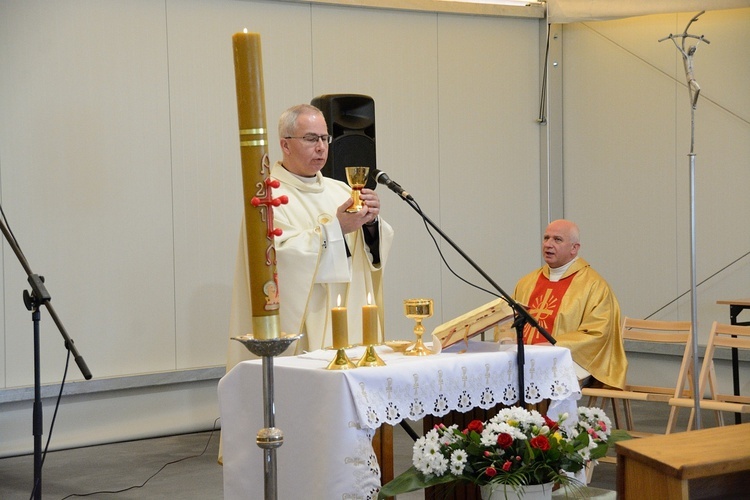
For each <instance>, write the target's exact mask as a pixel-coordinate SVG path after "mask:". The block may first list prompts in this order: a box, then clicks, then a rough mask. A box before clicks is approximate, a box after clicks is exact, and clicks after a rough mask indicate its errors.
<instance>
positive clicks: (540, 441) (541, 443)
mask: <svg viewBox="0 0 750 500" xmlns="http://www.w3.org/2000/svg"><path fill="white" fill-rule="evenodd" d="M529 444H531V447H532V448H537V449H539V450H542V451H547V450H549V439H547V436H537V437H535V438H533V439H532V440H531V441H529Z"/></svg>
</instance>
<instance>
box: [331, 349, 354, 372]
mask: <svg viewBox="0 0 750 500" xmlns="http://www.w3.org/2000/svg"><path fill="white" fill-rule="evenodd" d="M356 367H357V365H355V364H354V363H352V362H351V361H350V360H349V356H347V355H346V351H345V350H344V349H337V350H336V356H335V357H334V358H333V360H332V361H331V362H330V363H329V364H328V366H326V370H351V369H352V368H356Z"/></svg>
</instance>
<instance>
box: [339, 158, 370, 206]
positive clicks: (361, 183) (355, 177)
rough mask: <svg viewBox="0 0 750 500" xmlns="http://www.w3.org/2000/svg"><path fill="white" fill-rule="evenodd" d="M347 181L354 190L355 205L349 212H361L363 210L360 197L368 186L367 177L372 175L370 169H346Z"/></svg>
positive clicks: (353, 204)
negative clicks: (366, 185)
mask: <svg viewBox="0 0 750 500" xmlns="http://www.w3.org/2000/svg"><path fill="white" fill-rule="evenodd" d="M345 170H346V181H347V182H348V183H349V186H351V188H352V199H353V200H354V203H352V206H351V207H349V208H347V209H346V211H347V212H359V211H360V210H362V200H361V199H360V197H359V193H360V191H362V188H363V187H365V184H367V176H368V175H369V174H370V167H346V168H345Z"/></svg>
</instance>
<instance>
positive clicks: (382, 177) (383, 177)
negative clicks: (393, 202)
mask: <svg viewBox="0 0 750 500" xmlns="http://www.w3.org/2000/svg"><path fill="white" fill-rule="evenodd" d="M372 178H373V179H375V180H376V181H377V182H378V184H383V185H384V186H387V187H388V189H390V190H391V191H393V192H394V193H396V194H397V195H399V196H400V197H401V198H404V199H406V200H413V199H414V198H412V197H411V195H410V194H409V193H407V192H406V190H405V189H404V188H402V187H401V186H399V184H398V182H396V181H394V180H391V178H390V177H388V174H386V173H385V172H383V171H382V170H378V169H377V168H374V169H373V170H372Z"/></svg>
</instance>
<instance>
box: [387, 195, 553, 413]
mask: <svg viewBox="0 0 750 500" xmlns="http://www.w3.org/2000/svg"><path fill="white" fill-rule="evenodd" d="M397 186H398V185H397ZM388 187H389V188H390V189H391V190H392V191H393V192H394V193H396V194H397V195H398V196H399V197H400V198H401V199H402V200H404V201H405V202H406V203H407V205H409V206H410V207H411V208H412V209H414V211H415V212H417V213H418V214H419V216H420V217H422V219H423V220H424V221H425V222H426V223H428V224H429V225H430V226H432V228H433V229H435V231H437V232H438V234H440V236H441V237H442V238H443V239H444V240H445V241H447V242H448V243H449V244H450V246H452V247H453V249H454V250H456V252H458V253H459V254H460V255H461V257H463V258H464V260H465V261H466V262H468V263H469V264H471V266H472V267H473V268H474V269H476V271H477V272H478V273H479V274H481V275H482V277H483V278H484V279H485V280H487V282H488V283H490V284H491V285H492V286H493V287H494V288H495V290H497V291H498V293H499V294H500V295H501V296H502V298H503V299H505V301H506V302H507V303H508V305H509V306H510V307H511V309H513V312H514V315H515V320H514V322H513V327H514V328H515V329H516V345H517V346H518V351H517V357H516V359H517V361H516V362H517V364H518V401H519V403H520V404H521V406H526V396H525V394H524V392H525V389H524V388H525V383H524V373H523V370H524V365H525V363H526V358H525V356H524V344H523V328H524V326H525V325H526V323H529V324H530V325H531V326H532V327H533V328H536V329H537V330H538V331H539V333H541V334H542V335H543V336H544V338H545V339H547V341H549V343H550V344H552V345H554V344H555V343H556V342H557V341H556V340H555V339H554V338H553V337H552V335H550V334H549V333H548V332H547V330H545V329H544V328H543V327H542V326H541V325H540V324H539V323H538V322H537V320H536V319H534V317H533V316H531V314H529V312H528V311H527V310H526V308H525V307H523V306H522V305H521V304H519V303H518V302H516V301H515V300H514V299H513V297H511V296H510V295H508V294H507V293H506V292H505V290H503V289H502V288H501V287H500V285H498V284H497V283H495V281H494V280H493V279H492V278H491V277H490V276H489V275H488V274H487V273H486V272H484V270H483V269H482V268H481V267H479V265H477V263H476V262H474V261H473V260H472V259H471V257H469V256H468V255H467V254H466V252H464V251H463V250H461V248H460V247H459V246H458V245H457V244H456V243H454V242H453V240H451V239H450V238H449V237H448V236H447V235H446V234H445V233H444V232H443V230H442V229H440V227H438V226H437V225H436V224H435V223H434V222H432V220H430V218H429V217H427V216H426V215H425V214H424V212H422V209H421V208H419V205H418V204H417V202H416V201H415V200H414V198H413V197H412V195H410V194H409V193H407V192H406V191H404V190H403V189H400V190H398V189H394V188H393V187H391V186H388ZM398 187H399V188H400V186H398Z"/></svg>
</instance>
